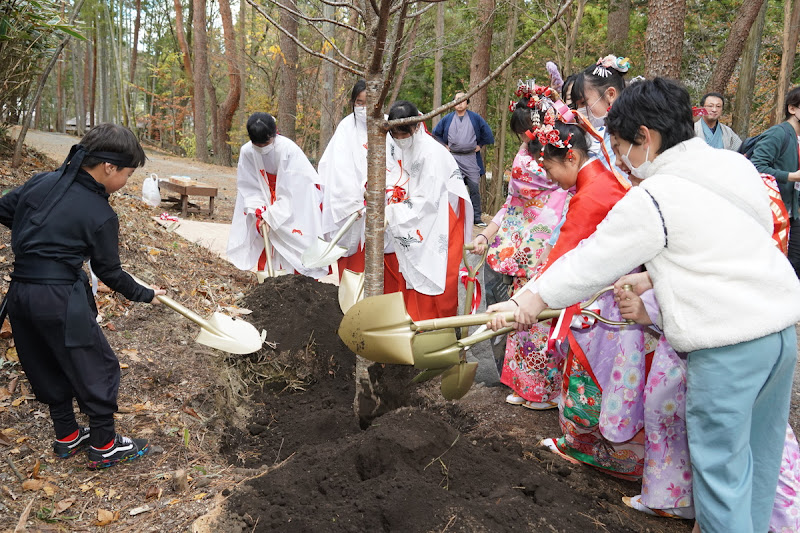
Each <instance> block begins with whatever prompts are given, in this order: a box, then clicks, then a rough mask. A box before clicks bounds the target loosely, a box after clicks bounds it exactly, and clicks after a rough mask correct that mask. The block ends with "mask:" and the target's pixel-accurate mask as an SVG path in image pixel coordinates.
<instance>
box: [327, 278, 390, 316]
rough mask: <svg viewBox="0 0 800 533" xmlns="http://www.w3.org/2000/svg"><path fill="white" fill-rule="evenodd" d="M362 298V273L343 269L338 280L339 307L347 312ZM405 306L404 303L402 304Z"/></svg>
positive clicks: (343, 311)
mask: <svg viewBox="0 0 800 533" xmlns="http://www.w3.org/2000/svg"><path fill="white" fill-rule="evenodd" d="M363 299H364V273H363V272H361V273H359V272H353V271H352V270H350V269H347V268H346V269H344V271H343V272H342V279H341V281H339V308H341V310H342V313H345V314H346V313H347V312H348V311H349V310H350V308H351V307H353V306H354V305H355V304H356V302H359V301H361V300H363ZM404 306H405V304H404Z"/></svg>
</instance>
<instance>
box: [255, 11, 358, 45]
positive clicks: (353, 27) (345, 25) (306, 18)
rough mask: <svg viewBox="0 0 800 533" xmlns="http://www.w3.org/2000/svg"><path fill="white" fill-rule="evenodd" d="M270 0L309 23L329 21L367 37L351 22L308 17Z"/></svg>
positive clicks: (318, 30)
mask: <svg viewBox="0 0 800 533" xmlns="http://www.w3.org/2000/svg"><path fill="white" fill-rule="evenodd" d="M268 1H269V3H271V4H273V5H275V6H277V7H280V8H281V9H283V10H284V11H286V12H287V13H289V14H290V15H294V16H295V17H297V18H299V19H302V20H305V21H306V22H308V23H309V24H311V23H312V22H316V23H319V24H322V23H324V22H327V23H329V24H333V25H335V26H340V27H342V28H345V29H348V30H350V31H352V32H355V33H357V34H359V35H360V36H362V37H366V36H367V34H366V33H364V31H363V30H360V29H358V28H356V27H355V26H350V25H349V24H345V23H344V22H339V21H338V20H336V19H330V18H326V17H308V16H306V15H304V14H302V13H300V12H299V11H295V10H294V9H289V8H287V7H285V6H283V5H282V4H280V3H279V2H277V1H276V0H268ZM250 3H251V4H252V2H250ZM312 27H313V28H314V29H315V30H317V32H319V34H320V35H322V36H323V37H324V34H323V33H322V31H321V30H320V29H319V28H318V27H317V26H313V25H312ZM325 40H326V41H328V42H329V43H330V44H331V45H333V43H332V42H330V41H329V40H328V39H327V38H326V39H325Z"/></svg>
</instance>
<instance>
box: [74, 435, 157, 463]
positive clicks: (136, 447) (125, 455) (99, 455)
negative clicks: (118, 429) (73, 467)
mask: <svg viewBox="0 0 800 533" xmlns="http://www.w3.org/2000/svg"><path fill="white" fill-rule="evenodd" d="M149 450H150V445H149V444H148V443H147V441H146V440H145V439H130V438H128V437H123V436H122V435H120V434H119V433H117V434H116V435H115V436H114V444H113V445H112V446H111V447H110V448H108V449H107V450H98V449H97V448H95V447H94V446H89V464H88V467H89V470H97V469H99V468H108V467H110V466H114V465H116V464H119V463H127V462H129V461H133V460H135V459H138V458H139V457H141V456H143V455H144V454H146V453H147V452H148V451H149Z"/></svg>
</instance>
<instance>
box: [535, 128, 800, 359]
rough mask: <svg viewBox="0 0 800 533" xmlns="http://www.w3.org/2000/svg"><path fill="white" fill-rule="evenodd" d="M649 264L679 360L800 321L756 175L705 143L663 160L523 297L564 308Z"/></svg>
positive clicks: (678, 149)
mask: <svg viewBox="0 0 800 533" xmlns="http://www.w3.org/2000/svg"><path fill="white" fill-rule="evenodd" d="M642 264H644V265H646V266H647V270H648V272H649V273H650V278H651V279H652V281H653V288H654V289H655V292H656V296H657V298H658V302H659V304H660V306H661V312H662V319H663V329H664V333H665V335H666V336H667V339H668V340H669V342H670V344H672V346H673V347H674V348H675V349H676V350H677V351H680V352H691V351H694V350H701V349H704V348H714V347H719V346H727V345H731V344H736V343H740V342H745V341H749V340H753V339H757V338H760V337H763V336H765V335H768V334H770V333H774V332H777V331H781V330H782V329H784V328H786V327H787V326H790V325H792V324H794V323H795V322H797V321H798V320H800V282H798V279H797V276H796V275H795V273H794V270H793V269H792V267H791V265H790V264H789V261H788V260H787V259H786V257H784V255H783V254H782V253H781V252H780V251H779V250H778V248H777V247H776V246H775V243H774V241H773V240H772V215H771V211H770V206H769V199H768V197H767V193H766V191H765V188H764V185H763V183H762V181H761V179H760V177H759V175H758V172H757V171H756V169H755V167H753V165H752V164H751V163H750V161H748V160H747V159H746V158H745V157H743V156H742V155H740V154H738V153H736V152H732V151H729V150H716V149H714V148H711V147H710V146H708V145H707V144H706V143H705V141H704V140H702V139H699V138H694V139H691V140H688V141H685V142H683V143H680V144H678V145H677V146H674V147H672V148H670V149H669V150H666V151H665V152H664V153H662V154H660V155H659V156H658V157H657V158H656V159H655V160H654V161H653V162H652V164H651V165H650V167H649V168H648V169H647V173H646V179H645V180H644V181H643V182H642V183H641V185H640V186H638V187H633V188H632V189H631V190H630V191H629V192H628V193H627V194H626V195H625V196H624V197H623V198H622V200H620V201H619V202H618V203H617V204H616V205H615V206H614V208H613V209H612V210H611V211H610V212H609V213H608V215H607V216H606V218H605V220H603V222H601V223H600V225H599V226H598V227H597V230H596V231H595V233H594V234H593V235H592V236H591V237H589V238H587V239H585V240H583V241H582V242H581V243H580V244H579V245H578V247H577V248H575V249H574V250H572V251H570V252H569V253H567V254H565V255H564V256H563V257H561V258H560V259H559V260H557V261H556V262H555V263H553V265H551V266H550V268H549V269H548V270H547V271H545V273H544V274H542V276H541V277H540V278H539V279H538V280H536V281H532V282H530V283H529V284H528V286H526V288H527V289H528V290H533V291H538V292H539V293H540V295H541V297H542V299H543V300H544V301H545V302H546V303H547V304H548V305H549V306H550V307H555V308H558V307H566V306H568V305H571V304H574V303H577V302H580V301H582V300H585V299H586V298H588V297H589V296H591V295H592V294H593V293H594V292H596V291H598V290H600V289H602V288H603V287H605V286H607V285H609V284H611V283H613V282H615V281H616V280H617V279H619V278H620V277H621V276H623V275H624V274H626V273H628V272H630V271H631V270H632V269H633V268H634V267H637V266H639V265H642Z"/></svg>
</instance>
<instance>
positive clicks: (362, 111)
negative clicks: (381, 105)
mask: <svg viewBox="0 0 800 533" xmlns="http://www.w3.org/2000/svg"><path fill="white" fill-rule="evenodd" d="M353 114H354V115H355V117H356V122H359V123H361V124H366V123H367V108H366V106H363V105H361V106H355V107H354V108H353Z"/></svg>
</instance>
